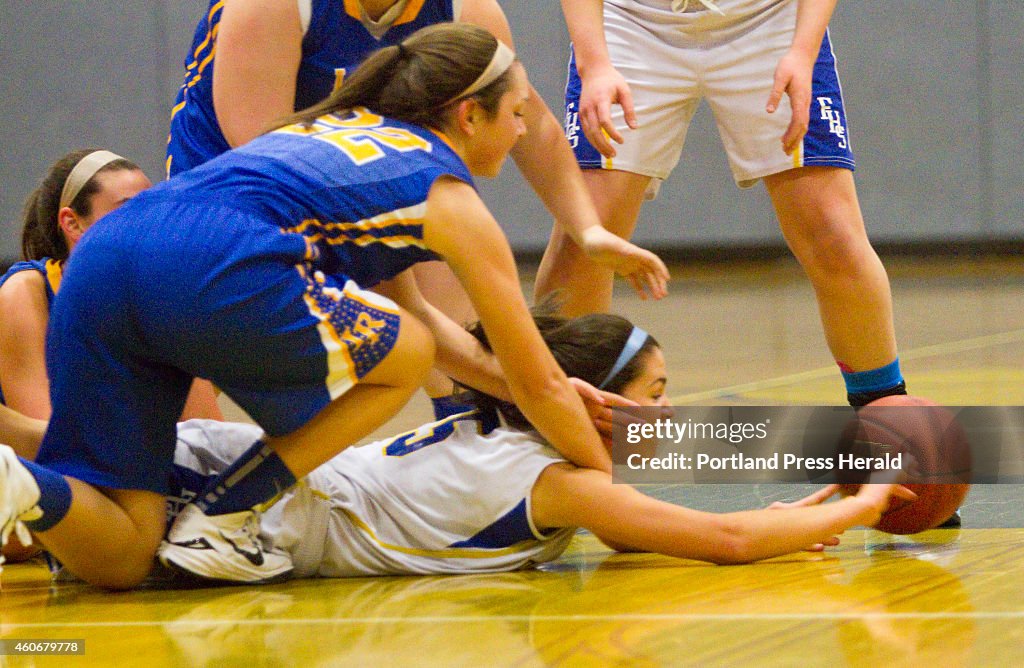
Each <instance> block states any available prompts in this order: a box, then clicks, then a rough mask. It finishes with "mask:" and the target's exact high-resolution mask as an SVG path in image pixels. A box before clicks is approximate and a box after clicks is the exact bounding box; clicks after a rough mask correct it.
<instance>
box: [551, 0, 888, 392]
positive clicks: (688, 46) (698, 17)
mask: <svg viewBox="0 0 1024 668" xmlns="http://www.w3.org/2000/svg"><path fill="white" fill-rule="evenodd" d="M835 4H836V0H605V1H604V2H602V0H563V2H562V6H563V10H564V13H565V16H566V20H567V22H568V25H569V32H570V35H571V37H572V40H573V50H574V51H573V56H572V59H571V61H570V67H569V84H568V86H567V88H566V115H565V121H566V134H567V136H568V137H569V140H570V144H572V145H573V146H574V150H575V152H576V158H577V161H578V162H579V163H580V166H581V167H583V168H584V178H585V180H586V182H587V184H588V187H589V189H590V192H591V195H592V196H593V197H594V200H595V203H596V205H597V208H598V213H599V214H600V216H601V219H602V222H603V224H604V225H605V227H606V228H607V229H609V230H610V231H612V232H614V233H616V234H618V235H621V236H622V237H624V238H626V239H628V238H629V237H630V236H631V235H632V234H633V230H634V227H635V225H636V221H637V217H638V216H639V213H640V208H641V205H642V203H643V200H644V198H645V195H646V196H648V197H652V196H653V195H654V194H656V192H657V189H658V185H659V184H660V182H661V180H662V179H664V178H666V177H667V176H668V174H669V172H670V171H671V170H672V168H673V167H674V166H675V165H676V163H677V161H678V160H679V156H680V153H681V151H682V147H683V142H684V140H685V138H686V131H687V128H688V125H689V122H690V119H691V118H692V117H693V114H694V112H695V111H696V108H697V106H698V104H699V103H700V101H701V100H702V99H704V100H707V102H708V104H709V106H710V107H711V110H712V112H713V113H714V116H715V121H716V122H717V124H718V128H719V133H720V135H721V138H722V143H723V145H724V148H725V152H726V154H727V156H728V158H729V163H730V165H731V167H732V172H733V176H734V178H735V180H736V182H737V184H738V185H740V186H741V187H746V186H750V185H753V184H754V183H756V182H757V181H758V180H761V179H763V180H764V182H765V187H766V188H767V191H768V194H769V196H770V197H771V200H772V203H773V205H774V207H775V212H776V215H777V216H778V219H779V223H780V226H781V229H782V233H783V237H784V238H785V240H786V242H787V244H788V245H789V247H790V248H791V249H792V250H793V253H794V255H795V256H796V257H797V259H798V260H799V261H800V263H801V265H802V266H803V268H804V270H805V272H806V273H807V275H808V277H809V278H810V280H811V283H812V284H813V286H814V289H815V293H816V295H817V298H818V305H819V310H820V315H821V320H822V324H823V327H824V330H825V338H826V341H827V343H828V346H829V348H830V349H831V352H832V354H833V356H834V358H835V360H836V362H837V364H838V366H839V367H840V370H841V372H842V375H843V378H844V381H845V384H846V390H847V394H848V399H849V401H850V403H851V404H853V405H863V404H865V403H868V402H869V401H871V400H873V399H875V398H878V397H880V396H885V395H888V394H905V393H906V389H905V384H904V382H903V376H902V374H901V372H900V369H899V360H898V358H897V351H896V339H895V331H894V327H893V318H892V303H891V302H892V299H891V295H890V288H889V281H888V277H887V276H886V273H885V269H884V268H883V266H882V264H881V262H880V261H879V259H878V256H877V255H876V253H875V251H874V250H873V249H872V247H871V244H870V243H869V241H868V238H867V235H866V233H865V230H864V221H863V219H862V216H861V212H860V208H859V205H858V201H857V194H856V189H855V187H854V180H853V174H852V171H853V169H854V160H853V153H852V152H851V149H850V139H849V136H848V133H847V123H846V115H845V111H844V108H843V96H842V90H841V88H840V85H839V79H838V75H837V73H836V68H835V57H834V54H833V51H832V44H831V40H830V37H829V35H828V31H827V28H828V22H829V19H830V18H831V15H832V11H833V9H834V7H835ZM615 143H617V144H618V145H614V144H615ZM696 167H697V168H698V169H699V168H700V167H699V166H696ZM556 289H561V291H562V293H563V295H565V297H566V304H567V312H568V313H585V312H591V311H603V310H607V308H608V306H609V303H610V300H611V275H610V274H608V273H607V272H606V270H604V269H601V268H600V267H597V266H596V265H595V264H593V263H592V262H590V261H589V260H587V259H586V258H585V257H584V256H583V255H582V254H581V253H580V252H579V249H578V248H577V247H576V246H575V245H574V244H573V243H572V242H571V241H569V240H568V238H567V237H566V236H565V235H564V234H563V233H562V232H561V231H560V230H558V229H555V230H554V231H553V232H552V237H551V240H550V243H549V245H548V249H547V252H546V254H545V257H544V260H543V262H542V264H541V268H540V271H539V272H538V275H537V293H538V294H539V295H543V294H546V293H548V292H550V291H552V290H556Z"/></svg>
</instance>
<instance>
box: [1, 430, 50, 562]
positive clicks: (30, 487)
mask: <svg viewBox="0 0 1024 668" xmlns="http://www.w3.org/2000/svg"><path fill="white" fill-rule="evenodd" d="M38 503H39V485H37V484H36V479H35V478H33V477H32V474H31V473H29V472H28V469H26V468H25V467H24V466H23V465H22V463H21V462H20V461H18V456H17V455H16V454H14V450H11V448H10V447H8V446H6V445H0V550H2V549H3V546H4V545H7V539H8V538H9V537H10V535H11V533H12V532H13V533H14V534H15V535H16V536H17V537H18V540H20V541H21V544H22V545H31V544H32V534H30V533H29V532H28V528H27V527H26V526H25V525H24V522H26V521H28V520H37V519H39V518H40V517H42V516H43V511H42V510H40V508H39V506H38V505H37V504H38ZM3 563H4V557H3V554H2V553H0V566H2V565H3Z"/></svg>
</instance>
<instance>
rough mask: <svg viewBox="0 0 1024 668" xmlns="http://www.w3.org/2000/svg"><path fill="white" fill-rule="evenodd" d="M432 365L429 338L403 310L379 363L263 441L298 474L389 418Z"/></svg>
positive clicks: (432, 339) (419, 324) (420, 382)
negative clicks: (304, 418) (296, 423)
mask: <svg viewBox="0 0 1024 668" xmlns="http://www.w3.org/2000/svg"><path fill="white" fill-rule="evenodd" d="M433 363H434V338H433V336H432V335H431V334H430V332H429V331H428V330H427V328H426V327H425V326H424V325H423V324H422V323H421V322H420V321H419V320H417V319H416V318H415V317H414V316H412V315H410V314H409V313H408V312H406V311H404V310H403V311H402V324H401V328H400V329H399V334H398V340H397V341H396V342H395V346H394V347H393V348H392V349H391V352H390V353H388V355H387V357H385V358H384V360H383V361H382V362H381V363H380V364H378V365H377V366H376V367H374V368H373V370H372V371H370V373H368V374H366V376H364V377H363V379H362V380H360V382H359V383H358V384H357V385H356V386H355V387H353V388H352V389H351V390H349V391H348V392H346V393H345V394H343V395H342V396H340V397H338V398H337V399H335V400H334V401H332V402H331V403H330V404H329V405H328V406H327V407H326V408H324V409H323V410H322V411H320V413H319V414H318V415H317V416H316V417H314V418H313V419H312V420H310V421H309V422H307V423H306V424H305V425H303V426H302V427H300V428H299V429H297V430H296V431H294V432H292V433H290V434H288V435H286V436H278V437H275V438H268V439H267V443H268V444H269V445H270V446H271V447H272V448H273V449H274V450H275V451H276V452H277V454H278V456H279V457H280V458H281V460H282V461H283V462H284V463H285V465H286V466H287V467H288V470H289V471H291V472H292V473H293V474H294V475H295V477H296V478H300V477H302V476H304V475H306V474H307V473H309V472H310V471H312V470H313V469H314V468H316V467H317V466H319V465H320V464H322V463H324V462H325V461H327V460H328V459H330V458H331V457H333V456H334V455H336V454H338V453H339V452H341V451H342V450H344V449H345V448H346V447H348V446H349V445H352V444H353V443H355V442H357V441H358V440H359V439H361V438H362V437H364V436H366V435H367V434H369V433H370V432H371V431H373V430H374V429H376V428H377V427H379V426H380V425H382V424H384V423H385V422H386V421H387V420H389V419H390V418H391V417H392V416H393V415H394V414H395V413H397V412H398V410H399V409H400V408H401V407H402V406H404V405H405V404H406V402H408V401H409V398H410V397H411V396H412V395H413V393H414V392H416V390H417V389H419V387H420V386H421V385H422V384H423V379H424V377H425V375H426V373H427V371H428V370H429V369H430V368H431V365H433Z"/></svg>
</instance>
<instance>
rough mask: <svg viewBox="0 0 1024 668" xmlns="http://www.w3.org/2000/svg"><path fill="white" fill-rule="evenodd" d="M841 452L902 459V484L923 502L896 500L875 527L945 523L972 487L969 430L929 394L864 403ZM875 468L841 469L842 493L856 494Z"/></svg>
mask: <svg viewBox="0 0 1024 668" xmlns="http://www.w3.org/2000/svg"><path fill="white" fill-rule="evenodd" d="M839 453H840V455H843V454H846V455H847V456H850V455H852V456H853V457H858V458H861V460H862V461H870V462H873V463H875V464H882V463H883V462H894V461H899V462H901V467H902V468H903V470H904V472H905V473H906V479H905V481H904V482H903V483H902V484H903V485H905V486H906V487H908V488H910V489H911V490H912V491H913V492H914V493H915V494H917V500H915V501H905V500H903V499H896V498H894V499H892V500H891V502H890V505H889V508H888V509H887V510H886V511H885V513H883V514H882V518H881V520H879V522H878V524H876V525H875V528H876V529H879V530H881V531H885V532H888V533H892V534H911V533H918V532H920V531H925V530H927V529H931V528H934V527H936V526H938V525H940V524H942V523H943V522H945V521H946V520H947V519H948V518H949V517H950V516H951V515H952V514H953V513H954V512H956V510H957V508H959V507H960V504H961V503H963V500H964V498H965V497H966V496H967V492H968V490H969V489H970V478H971V451H970V445H969V443H968V441H967V436H966V434H965V433H964V430H963V428H962V427H961V426H960V425H959V424H958V423H957V421H956V418H955V417H954V415H953V413H952V412H950V411H949V410H947V409H946V408H943V407H942V406H939V405H938V404H936V403H935V402H934V401H931V400H929V399H925V398H923V397H915V396H908V395H896V396H889V397H883V398H881V399H878V400H877V401H873V402H871V403H870V404H868V405H867V406H864V407H863V408H861V409H860V410H859V411H858V413H857V417H856V418H855V419H853V420H851V421H850V424H849V425H847V427H846V429H845V430H844V432H843V435H842V436H841V438H840V444H839ZM897 456H898V457H897ZM872 468H874V469H877V468H883V467H882V466H874V467H872ZM871 470H872V469H867V470H861V471H853V470H850V471H848V470H844V469H840V474H839V476H838V482H839V483H840V485H841V486H840V492H841V493H842V494H844V495H850V494H856V492H857V489H858V488H859V487H860V485H861V484H862V483H864V482H866V481H867V477H868V475H869V474H870V473H871Z"/></svg>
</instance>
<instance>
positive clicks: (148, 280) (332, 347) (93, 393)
mask: <svg viewBox="0 0 1024 668" xmlns="http://www.w3.org/2000/svg"><path fill="white" fill-rule="evenodd" d="M443 176H451V177H453V178H456V179H459V180H462V181H464V182H466V183H472V179H471V175H470V173H469V169H468V168H467V167H466V165H465V163H464V162H463V161H462V159H461V158H460V157H459V156H458V154H457V153H455V151H454V150H453V149H452V148H451V147H450V146H449V145H448V143H447V142H446V140H445V139H444V137H443V136H441V135H439V134H437V133H435V132H433V131H431V130H427V129H424V128H421V127H419V126H415V125H410V124H408V123H402V122H399V121H395V120H393V119H388V118H385V117H382V116H379V115H377V114H373V113H372V112H370V111H368V110H366V109H355V110H352V111H350V112H347V113H344V114H338V115H335V114H331V115H326V116H323V117H321V118H319V119H317V120H316V121H315V122H314V123H312V124H311V125H310V126H309V127H305V126H299V125H293V126H289V127H285V128H281V129H279V130H277V131H274V132H272V133H269V134H267V135H263V136H261V137H259V138H257V139H255V140H254V141H252V142H250V143H248V144H247V145H245V146H243V147H241V148H239V149H235V150H233V151H229V152H227V153H225V154H223V155H221V156H219V157H217V158H215V159H214V160H211V161H209V162H207V163H205V164H203V165H201V166H199V167H197V168H195V169H193V170H189V171H188V172H186V173H184V174H181V175H180V176H177V177H175V178H173V179H169V180H167V181H164V182H162V183H159V184H157V185H156V186H154V187H153V188H151V189H149V190H147V191H145V192H142V193H140V194H139V195H137V196H135V197H133V198H132V199H131V200H129V201H128V202H126V203H125V204H124V205H123V206H121V207H119V208H118V209H116V210H114V211H112V212H111V213H109V214H107V215H106V216H104V217H103V218H102V219H100V220H99V221H97V222H96V224H95V225H93V226H92V227H90V228H89V230H88V231H87V232H86V233H85V234H84V235H83V236H82V239H81V241H80V242H79V245H78V247H77V249H76V251H75V253H74V254H73V256H72V257H71V259H70V261H69V262H68V266H67V269H66V273H65V276H64V280H63V284H62V286H61V290H60V294H59V295H57V298H56V300H55V301H54V304H53V308H52V309H51V313H50V327H49V329H48V331H47V345H46V362H47V370H48V373H49V376H50V388H51V401H52V404H53V418H52V419H51V421H50V427H49V429H48V430H47V433H46V437H45V438H44V440H43V444H42V446H41V448H40V451H39V455H38V457H37V461H38V462H39V463H41V464H43V465H45V466H48V467H49V468H51V469H52V470H54V471H57V472H60V473H62V474H65V475H70V476H72V477H75V478H78V479H79V480H83V481H85V482H88V483H90V484H93V485H98V486H104V487H112V488H115V489H148V490H150V491H154V492H158V493H163V492H165V491H166V487H167V480H168V477H167V476H168V469H169V467H170V460H171V456H170V455H171V453H172V452H173V448H174V424H175V420H176V418H177V416H178V415H179V414H180V412H181V407H182V406H183V405H184V401H185V397H186V395H187V393H188V387H189V384H190V382H191V379H192V378H193V377H201V378H208V379H209V380H211V381H212V382H213V383H214V384H215V385H217V386H218V387H220V388H221V389H222V390H223V391H224V392H225V393H226V394H227V395H228V396H230V397H231V398H232V399H233V400H234V401H235V403H237V404H238V405H239V406H241V407H242V408H243V409H244V410H245V411H246V412H247V413H248V414H249V415H250V416H252V418H253V419H254V420H255V421H256V422H257V423H259V424H260V426H261V427H263V429H264V431H266V432H267V433H268V434H270V435H272V436H280V435H283V434H288V433H291V432H293V431H295V430H296V429H298V428H299V427H301V426H302V425H303V424H305V423H306V422H308V421H309V420H310V419H312V417H313V416H315V415H316V414H318V413H319V412H320V411H322V410H323V409H324V407H326V406H327V405H328V404H329V403H330V402H331V401H332V400H334V399H336V398H337V397H339V396H341V395H342V394H344V393H345V392H347V391H348V390H349V389H351V387H352V386H354V385H355V384H356V383H357V382H359V380H360V379H361V378H363V377H364V376H365V375H366V374H367V373H369V372H370V371H371V370H372V369H373V368H374V367H375V366H376V365H377V364H378V363H380V361H381V360H382V359H384V358H385V357H386V356H387V355H388V353H389V351H390V350H391V349H392V347H393V346H394V345H395V342H396V340H397V338H398V332H399V325H400V322H399V321H400V317H401V316H400V310H399V309H398V307H397V306H396V305H395V304H394V303H392V302H391V301H389V300H387V299H385V298H383V297H381V296H380V295H377V294H375V293H372V292H369V291H367V290H363V289H362V288H361V286H371V285H374V284H376V283H377V282H379V281H381V280H385V279H388V278H391V277H393V276H395V275H396V274H398V273H399V272H401V271H403V270H405V269H406V268H408V267H409V266H411V265H413V264H415V263H417V262H420V261H422V260H427V259H436V258H437V255H435V254H434V253H433V252H431V251H430V250H429V249H427V248H426V246H425V244H424V242H423V219H424V216H425V215H426V209H427V197H428V195H429V193H430V189H431V187H432V185H433V183H434V182H435V181H436V180H437V179H438V178H440V177H443ZM83 404H84V405H88V406H90V407H91V408H90V410H89V411H82V410H81V409H80V408H81V405H83ZM129 443H130V444H132V445H131V447H130V448H128V449H126V447H127V446H124V445H123V444H129ZM115 444H116V445H115Z"/></svg>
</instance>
